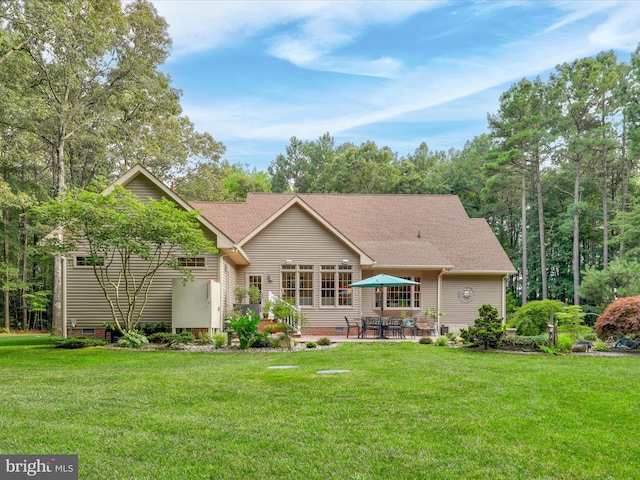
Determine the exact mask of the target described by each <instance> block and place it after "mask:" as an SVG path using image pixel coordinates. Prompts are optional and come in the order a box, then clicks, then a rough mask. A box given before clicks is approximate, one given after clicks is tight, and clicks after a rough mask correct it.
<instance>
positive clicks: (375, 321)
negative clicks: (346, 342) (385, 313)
mask: <svg viewBox="0 0 640 480" xmlns="http://www.w3.org/2000/svg"><path fill="white" fill-rule="evenodd" d="M369 332H373V333H374V337H379V336H380V317H363V318H362V332H361V333H360V337H361V338H367V337H368V335H369Z"/></svg>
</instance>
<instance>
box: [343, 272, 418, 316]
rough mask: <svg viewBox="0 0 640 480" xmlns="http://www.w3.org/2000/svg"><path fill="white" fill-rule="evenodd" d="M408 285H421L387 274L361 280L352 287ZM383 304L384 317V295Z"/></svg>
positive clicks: (382, 314)
mask: <svg viewBox="0 0 640 480" xmlns="http://www.w3.org/2000/svg"><path fill="white" fill-rule="evenodd" d="M407 285H420V284H419V283H418V282H414V281H413V280H406V279H404V278H399V277H394V276H392V275H387V274H385V273H379V274H378V275H375V276H373V277H369V278H365V279H364V280H360V281H359V282H354V283H352V284H351V285H349V286H350V287H357V288H378V287H380V288H385V287H405V286H407ZM382 298H383V302H382V305H381V312H382V313H381V314H380V316H381V317H384V295H383V297H382Z"/></svg>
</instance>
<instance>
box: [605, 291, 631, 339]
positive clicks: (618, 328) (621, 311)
mask: <svg viewBox="0 0 640 480" xmlns="http://www.w3.org/2000/svg"><path fill="white" fill-rule="evenodd" d="M594 331H595V332H596V335H598V337H600V338H602V339H606V338H608V337H610V336H611V337H615V336H618V335H630V334H640V296H636V297H624V298H619V299H617V300H614V301H613V302H611V304H609V306H608V307H607V308H606V309H605V310H604V312H602V315H600V317H599V318H598V320H597V321H596V325H595V327H594Z"/></svg>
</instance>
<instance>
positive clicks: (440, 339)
mask: <svg viewBox="0 0 640 480" xmlns="http://www.w3.org/2000/svg"><path fill="white" fill-rule="evenodd" d="M423 338H424V337H423ZM448 344H449V341H448V340H447V337H438V339H437V340H436V347H446V346H447V345H448Z"/></svg>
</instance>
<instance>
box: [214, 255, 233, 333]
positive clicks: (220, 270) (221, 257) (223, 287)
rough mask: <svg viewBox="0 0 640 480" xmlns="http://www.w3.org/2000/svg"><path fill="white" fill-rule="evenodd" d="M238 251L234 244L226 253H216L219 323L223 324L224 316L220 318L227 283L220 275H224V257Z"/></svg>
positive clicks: (222, 314)
mask: <svg viewBox="0 0 640 480" xmlns="http://www.w3.org/2000/svg"><path fill="white" fill-rule="evenodd" d="M237 252H238V247H237V246H236V245H235V244H234V245H233V247H232V248H231V249H230V250H229V252H228V253H223V254H222V255H218V282H219V283H220V309H221V311H220V323H221V324H223V323H224V318H222V317H223V316H224V312H223V311H222V308H223V307H224V295H225V291H226V290H227V289H228V288H229V285H227V284H226V283H225V282H224V281H223V279H222V275H224V273H225V272H224V265H225V263H224V257H228V256H229V255H233V254H234V253H237ZM236 274H237V267H236Z"/></svg>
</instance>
